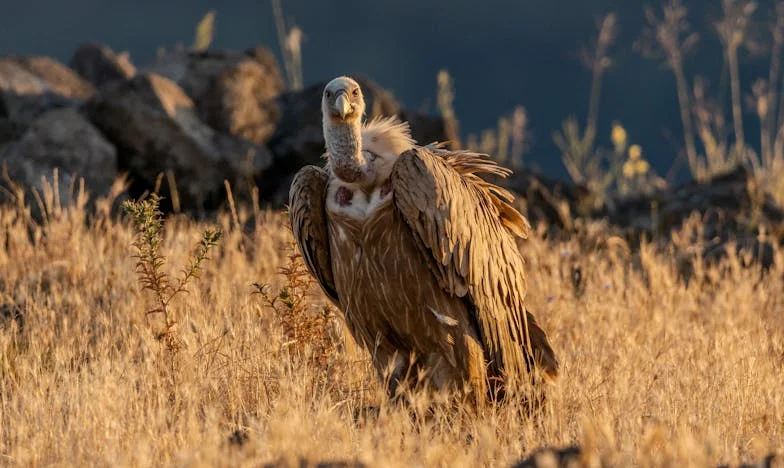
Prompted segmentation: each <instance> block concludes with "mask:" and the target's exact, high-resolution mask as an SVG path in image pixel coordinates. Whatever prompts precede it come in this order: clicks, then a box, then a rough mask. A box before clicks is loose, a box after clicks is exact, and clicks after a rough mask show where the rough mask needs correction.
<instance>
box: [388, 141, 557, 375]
mask: <svg viewBox="0 0 784 468" xmlns="http://www.w3.org/2000/svg"><path fill="white" fill-rule="evenodd" d="M478 173H491V174H496V175H502V176H503V175H506V174H507V173H508V172H507V171H506V170H505V169H503V168H500V167H499V166H497V165H496V164H495V163H494V162H493V161H492V160H490V159H488V158H487V157H486V156H484V155H479V154H476V153H468V152H447V151H443V150H430V149H425V148H421V147H420V148H415V149H413V150H410V151H407V152H405V153H403V154H402V155H401V156H400V157H399V158H398V160H397V162H396V163H395V166H394V168H393V170H392V175H391V179H392V187H393V192H394V200H395V206H396V208H397V210H398V212H399V213H400V214H401V216H402V217H403V218H404V219H405V221H406V223H407V224H408V226H409V227H410V228H411V230H412V232H413V234H414V237H415V238H416V240H417V244H418V246H419V247H420V251H421V253H422V254H423V257H424V258H425V260H426V261H427V262H428V264H429V266H430V269H431V271H432V272H433V274H435V276H436V278H437V279H438V281H439V283H440V285H441V287H442V288H443V289H444V290H445V291H447V292H449V293H451V294H453V295H455V296H459V297H466V298H467V299H469V300H470V302H471V303H472V304H473V306H474V314H475V318H476V320H477V323H478V325H479V332H480V334H481V337H482V341H483V343H484V347H485V349H486V352H487V353H488V356H487V358H488V359H489V360H490V361H491V364H490V365H491V366H492V367H495V369H496V371H498V372H499V373H504V374H507V376H508V377H510V376H512V375H515V376H523V375H525V373H526V371H527V370H528V369H530V365H531V364H532V357H533V356H534V355H541V354H542V353H547V352H549V353H550V354H552V350H551V349H549V345H547V348H548V349H547V350H542V349H540V350H534V349H533V347H532V344H531V341H530V338H529V333H528V327H529V324H528V323H527V322H528V321H527V320H526V318H527V317H526V309H525V292H526V280H525V273H524V269H523V267H524V262H523V258H522V256H521V255H520V253H519V251H518V250H517V245H516V242H515V240H514V236H513V235H511V234H512V233H516V234H518V235H525V234H526V232H527V226H528V224H527V221H525V218H523V217H522V215H520V213H519V212H517V211H516V210H514V208H512V207H511V206H510V205H508V204H507V203H505V202H504V200H502V199H501V197H503V198H508V199H510V198H511V195H510V194H509V193H508V192H506V191H504V190H503V189H501V188H500V187H497V186H494V185H492V184H489V183H487V182H485V181H484V180H482V179H480V178H479V177H478V176H477V175H476V174H478ZM510 225H513V226H511V227H510ZM537 329H538V327H537ZM542 333H543V332H542ZM545 344H546V340H545ZM535 351H537V352H535ZM537 360H538V361H540V362H542V360H541V359H537ZM553 370H554V369H553Z"/></svg>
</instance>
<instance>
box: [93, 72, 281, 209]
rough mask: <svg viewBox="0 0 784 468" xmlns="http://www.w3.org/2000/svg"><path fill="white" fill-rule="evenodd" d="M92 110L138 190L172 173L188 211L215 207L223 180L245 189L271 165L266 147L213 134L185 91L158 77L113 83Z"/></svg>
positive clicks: (182, 203)
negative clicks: (261, 171) (258, 174)
mask: <svg viewBox="0 0 784 468" xmlns="http://www.w3.org/2000/svg"><path fill="white" fill-rule="evenodd" d="M87 112H88V114H89V116H90V119H91V120H92V122H93V123H94V124H95V125H96V126H98V128H100V129H101V131H102V132H103V133H104V134H105V135H106V136H107V137H108V138H109V140H110V141H112V142H113V143H114V144H115V146H116V147H117V150H118V157H119V165H120V168H121V169H127V170H129V172H130V173H131V176H132V177H133V178H134V180H135V182H136V183H137V185H136V186H135V188H136V189H145V188H151V187H153V186H154V184H155V183H156V180H157V178H158V177H159V175H160V174H166V173H168V172H169V171H171V174H173V175H174V179H175V181H176V185H175V186H176V188H177V195H178V199H179V202H180V204H181V207H182V209H183V210H190V211H193V210H196V211H201V210H203V209H210V208H212V207H214V206H216V205H217V204H219V203H220V202H221V200H222V199H223V186H224V185H223V181H224V179H227V180H228V181H229V182H230V183H232V184H234V185H235V187H236V185H237V184H240V185H242V186H243V187H244V186H245V184H246V183H247V182H248V181H249V180H252V176H253V174H255V173H256V172H257V171H260V170H262V169H265V168H266V167H267V166H268V165H269V164H270V157H269V154H268V152H267V150H266V148H264V147H261V146H256V145H253V144H251V143H248V142H247V141H245V140H243V139H237V138H233V137H230V136H228V135H224V134H221V133H218V132H216V131H214V130H213V129H212V128H210V127H209V126H208V125H206V124H205V123H204V122H202V121H201V120H200V119H199V115H198V111H197V109H196V107H195V105H194V103H193V101H192V100H191V99H190V98H189V97H188V96H187V95H186V94H185V93H184V92H183V91H182V89H180V88H179V87H178V86H177V85H176V84H175V83H173V82H172V81H171V80H169V79H167V78H165V77H163V76H160V75H157V74H154V73H147V74H137V75H136V76H135V77H134V78H132V79H131V80H127V81H116V82H113V83H109V84H108V85H106V86H105V87H103V88H102V89H101V91H100V93H98V94H97V95H96V97H95V98H94V99H93V100H91V101H90V102H89V103H88V105H87ZM138 183H141V186H139V185H138ZM163 189H164V191H163V192H164V193H165V191H166V184H164V187H163ZM171 195H174V194H171ZM172 201H174V199H173V198H172Z"/></svg>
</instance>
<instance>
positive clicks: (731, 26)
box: [716, 0, 757, 157]
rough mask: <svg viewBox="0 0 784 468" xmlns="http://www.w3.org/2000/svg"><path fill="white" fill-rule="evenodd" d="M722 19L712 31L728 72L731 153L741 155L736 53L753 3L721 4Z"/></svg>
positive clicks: (733, 0)
mask: <svg viewBox="0 0 784 468" xmlns="http://www.w3.org/2000/svg"><path fill="white" fill-rule="evenodd" d="M721 7H722V12H723V14H724V16H723V17H722V18H721V20H720V21H719V22H717V23H716V31H717V32H718V34H719V38H720V39H721V43H722V47H723V48H724V58H725V60H726V61H727V67H728V68H729V72H730V91H731V97H732V120H733V124H734V127H735V151H736V153H737V156H738V157H741V156H742V155H743V151H744V147H745V141H746V140H745V136H744V133H743V108H742V107H741V99H742V96H741V83H740V67H739V64H738V49H739V48H740V46H741V45H742V44H743V43H744V41H745V40H746V34H747V32H748V28H749V25H750V23H751V16H752V15H753V14H754V11H755V10H756V9H757V4H756V2H753V1H749V0H722V2H721Z"/></svg>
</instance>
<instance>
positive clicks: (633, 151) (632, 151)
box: [629, 145, 642, 161]
mask: <svg viewBox="0 0 784 468" xmlns="http://www.w3.org/2000/svg"><path fill="white" fill-rule="evenodd" d="M640 156H642V148H641V147H640V145H632V146H630V147H629V159H630V160H632V161H637V160H639V159H640Z"/></svg>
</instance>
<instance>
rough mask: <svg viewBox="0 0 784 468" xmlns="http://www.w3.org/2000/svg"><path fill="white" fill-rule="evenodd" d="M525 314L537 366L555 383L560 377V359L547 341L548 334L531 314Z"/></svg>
mask: <svg viewBox="0 0 784 468" xmlns="http://www.w3.org/2000/svg"><path fill="white" fill-rule="evenodd" d="M525 313H526V318H527V322H528V336H529V337H530V339H531V348H533V353H534V361H535V362H536V366H537V368H539V369H540V370H541V371H542V372H543V373H544V376H545V377H546V378H547V379H548V380H550V381H551V382H552V381H555V379H556V378H557V377H558V359H556V357H555V352H554V351H553V348H552V347H551V346H550V342H549V341H548V340H547V333H545V331H544V330H542V328H541V327H540V326H539V324H538V323H536V319H535V318H534V316H533V314H531V312H528V311H526V312H525Z"/></svg>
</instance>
